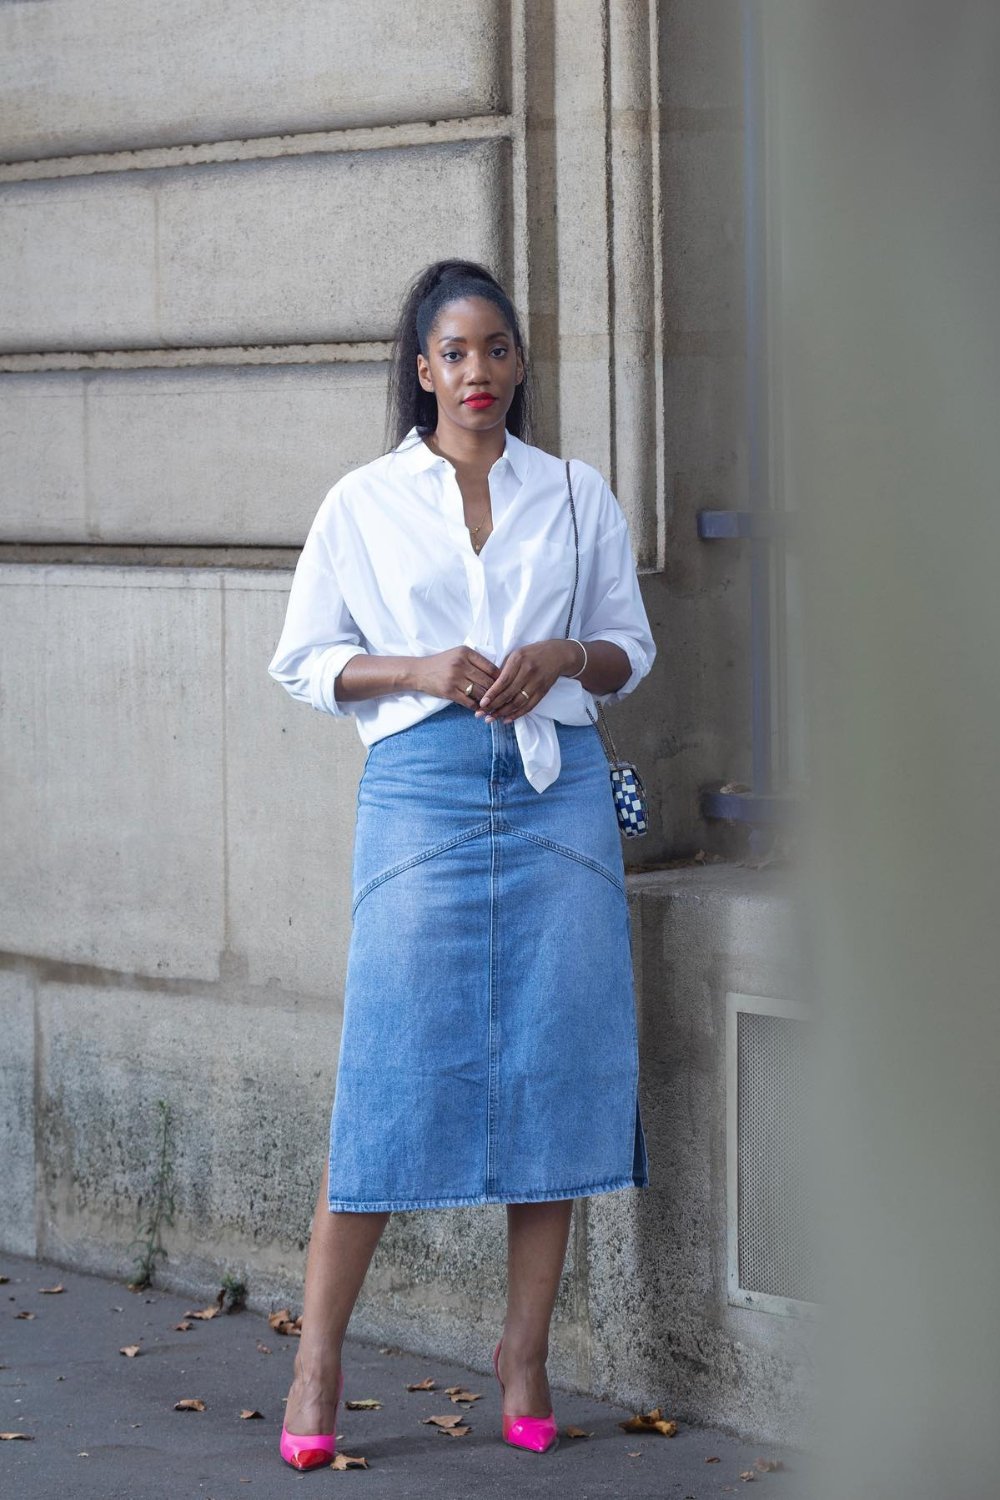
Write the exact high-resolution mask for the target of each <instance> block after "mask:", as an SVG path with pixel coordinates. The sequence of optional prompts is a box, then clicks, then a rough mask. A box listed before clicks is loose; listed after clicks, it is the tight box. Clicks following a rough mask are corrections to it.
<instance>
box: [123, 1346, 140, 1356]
mask: <svg viewBox="0 0 1000 1500" xmlns="http://www.w3.org/2000/svg"><path fill="white" fill-rule="evenodd" d="M139 1347H140V1346H139V1345H138V1344H125V1345H124V1346H123V1347H122V1348H121V1349H119V1351H118V1353H119V1354H125V1355H127V1356H128V1358H129V1359H135V1357H136V1355H137V1354H138V1353H139Z"/></svg>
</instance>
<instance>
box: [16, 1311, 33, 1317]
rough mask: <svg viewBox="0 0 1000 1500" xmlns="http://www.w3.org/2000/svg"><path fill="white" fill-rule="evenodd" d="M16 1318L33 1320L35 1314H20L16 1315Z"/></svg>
mask: <svg viewBox="0 0 1000 1500" xmlns="http://www.w3.org/2000/svg"><path fill="white" fill-rule="evenodd" d="M14 1316H15V1318H33V1317H34V1316H35V1314H34V1313H33V1312H19V1313H15V1314H14Z"/></svg>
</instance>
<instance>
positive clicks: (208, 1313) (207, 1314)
mask: <svg viewBox="0 0 1000 1500" xmlns="http://www.w3.org/2000/svg"><path fill="white" fill-rule="evenodd" d="M184 1316H185V1317H186V1318H217V1317H218V1316H219V1309H218V1308H217V1307H203V1308H201V1309H200V1310H199V1311H198V1312H194V1311H192V1309H191V1308H190V1307H189V1308H188V1310H187V1312H186V1313H185V1314H184Z"/></svg>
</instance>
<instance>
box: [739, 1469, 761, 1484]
mask: <svg viewBox="0 0 1000 1500" xmlns="http://www.w3.org/2000/svg"><path fill="white" fill-rule="evenodd" d="M740 1478H741V1479H742V1480H744V1481H745V1482H746V1483H747V1484H749V1483H750V1481H751V1479H756V1478H757V1476H756V1474H755V1473H754V1471H753V1469H744V1470H743V1473H742V1474H741V1475H740Z"/></svg>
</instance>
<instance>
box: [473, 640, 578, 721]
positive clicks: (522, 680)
mask: <svg viewBox="0 0 1000 1500" xmlns="http://www.w3.org/2000/svg"><path fill="white" fill-rule="evenodd" d="M580 665H581V662H580V648H579V646H577V645H576V644H575V642H573V641H567V640H558V639H554V640H550V641H534V642H533V643H532V644H531V645H529V646H518V647H517V648H516V650H514V651H511V652H510V654H509V655H508V656H507V657H505V659H504V662H503V665H502V667H501V669H500V673H499V675H498V677H497V679H496V681H495V682H494V683H493V685H492V687H490V688H489V689H488V691H487V692H485V693H484V694H483V696H482V697H481V698H480V706H479V708H478V709H477V710H476V718H477V719H479V718H483V717H485V719H486V722H487V724H489V723H490V722H491V721H492V720H493V719H503V721H504V723H505V724H510V723H512V722H513V721H514V719H520V718H521V717H522V715H524V714H527V713H530V712H531V710H532V709H533V708H534V707H535V706H536V704H538V703H540V702H541V700H542V699H543V698H544V697H545V694H546V693H547V692H548V691H549V688H550V687H551V686H552V684H553V683H554V682H555V681H556V679H557V678H559V677H564V676H568V675H569V674H571V673H572V672H573V671H574V670H575V669H576V668H578V667H579V666H580ZM525 694H527V697H525V696H524V695H525Z"/></svg>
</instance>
